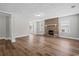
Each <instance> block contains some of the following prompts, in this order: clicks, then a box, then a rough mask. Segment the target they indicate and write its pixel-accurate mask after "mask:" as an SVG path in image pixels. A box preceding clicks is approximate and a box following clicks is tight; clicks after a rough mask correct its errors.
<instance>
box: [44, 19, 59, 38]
mask: <svg viewBox="0 0 79 59" xmlns="http://www.w3.org/2000/svg"><path fill="white" fill-rule="evenodd" d="M45 36H56V37H58V18H52V19H47V20H45Z"/></svg>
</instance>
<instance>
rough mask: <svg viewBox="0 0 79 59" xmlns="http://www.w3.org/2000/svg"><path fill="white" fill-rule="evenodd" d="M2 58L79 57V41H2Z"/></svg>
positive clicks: (35, 39) (45, 38)
mask: <svg viewBox="0 0 79 59" xmlns="http://www.w3.org/2000/svg"><path fill="white" fill-rule="evenodd" d="M0 55H1V56H78V55H79V41H78V40H71V39H63V38H53V37H44V36H30V37H22V38H17V39H16V43H11V41H9V40H0Z"/></svg>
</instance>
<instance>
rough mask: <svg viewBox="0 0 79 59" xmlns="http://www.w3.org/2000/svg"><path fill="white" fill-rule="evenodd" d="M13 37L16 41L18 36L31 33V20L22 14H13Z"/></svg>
mask: <svg viewBox="0 0 79 59" xmlns="http://www.w3.org/2000/svg"><path fill="white" fill-rule="evenodd" d="M11 20H12V21H11V22H12V23H11V24H12V37H13V41H15V38H16V37H22V36H27V35H28V33H29V21H27V19H25V18H24V17H23V16H22V15H21V14H12V17H11Z"/></svg>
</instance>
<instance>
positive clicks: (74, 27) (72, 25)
mask: <svg viewBox="0 0 79 59" xmlns="http://www.w3.org/2000/svg"><path fill="white" fill-rule="evenodd" d="M78 25H79V15H78V14H76V15H70V16H65V17H60V18H59V36H60V37H65V38H73V39H79V26H78ZM62 29H64V30H65V32H62Z"/></svg>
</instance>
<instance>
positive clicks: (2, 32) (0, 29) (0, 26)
mask: <svg viewBox="0 0 79 59" xmlns="http://www.w3.org/2000/svg"><path fill="white" fill-rule="evenodd" d="M0 37H6V16H4V15H2V14H0Z"/></svg>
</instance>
